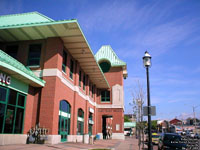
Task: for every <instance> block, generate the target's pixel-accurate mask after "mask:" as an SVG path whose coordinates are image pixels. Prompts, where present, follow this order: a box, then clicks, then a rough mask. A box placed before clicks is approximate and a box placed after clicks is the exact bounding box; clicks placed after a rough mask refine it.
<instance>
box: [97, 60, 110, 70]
mask: <svg viewBox="0 0 200 150" xmlns="http://www.w3.org/2000/svg"><path fill="white" fill-rule="evenodd" d="M99 65H100V67H101V70H102V71H103V73H105V72H108V71H109V70H110V67H111V65H110V63H109V62H107V61H103V62H101V63H99Z"/></svg>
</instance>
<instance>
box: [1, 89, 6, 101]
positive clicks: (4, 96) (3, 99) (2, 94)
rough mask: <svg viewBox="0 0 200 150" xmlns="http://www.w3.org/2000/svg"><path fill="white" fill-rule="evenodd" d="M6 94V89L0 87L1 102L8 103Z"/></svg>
mask: <svg viewBox="0 0 200 150" xmlns="http://www.w3.org/2000/svg"><path fill="white" fill-rule="evenodd" d="M6 92H7V90H6V89H5V88H2V87H0V101H4V102H5V101H6Z"/></svg>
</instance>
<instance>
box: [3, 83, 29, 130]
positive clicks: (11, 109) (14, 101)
mask: <svg viewBox="0 0 200 150" xmlns="http://www.w3.org/2000/svg"><path fill="white" fill-rule="evenodd" d="M2 91H3V92H2ZM7 91H8V92H7ZM0 93H1V94H0V95H1V96H0V97H1V101H0V133H22V132H23V131H22V130H23V120H24V109H25V108H24V107H25V99H26V97H25V96H24V95H22V94H21V93H19V92H17V91H14V90H12V89H9V88H3V87H1V86H0ZM2 93H3V94H2ZM7 94H8V96H6V95H7ZM2 99H3V101H2Z"/></svg>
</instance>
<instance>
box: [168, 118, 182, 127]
mask: <svg viewBox="0 0 200 150" xmlns="http://www.w3.org/2000/svg"><path fill="white" fill-rule="evenodd" d="M169 123H170V124H171V125H179V126H180V125H182V121H181V120H178V119H176V118H175V119H172V120H171V121H169Z"/></svg>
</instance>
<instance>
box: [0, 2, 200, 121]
mask: <svg viewBox="0 0 200 150" xmlns="http://www.w3.org/2000/svg"><path fill="white" fill-rule="evenodd" d="M31 11H38V12H40V13H42V14H44V15H46V16H48V17H50V18H52V19H54V20H63V19H78V22H79V24H80V26H81V28H82V30H83V32H84V34H85V36H86V38H87V40H88V42H89V44H90V46H91V48H92V50H93V52H94V53H96V52H97V50H98V49H99V48H100V47H101V45H108V44H109V45H111V46H112V48H113V49H114V50H115V52H116V54H117V55H118V56H119V57H120V58H121V59H122V60H124V61H125V62H127V65H128V78H127V79H126V80H125V82H124V89H125V112H126V113H131V112H132V109H131V107H130V106H129V105H128V104H129V103H130V102H131V100H132V96H131V91H133V90H134V88H135V87H136V82H137V80H139V81H140V82H141V84H142V86H143V87H144V89H146V72H145V68H144V67H143V64H142V57H143V55H144V52H145V51H146V50H148V51H149V53H150V55H151V56H152V67H151V68H150V90H151V104H152V105H154V106H156V107H157V116H155V117H152V119H172V118H174V117H178V118H187V117H189V116H192V106H197V105H200V59H199V57H200V1H199V0H167V1H166V0H143V1H141V0H95V1H93V0H76V1H75V0H74V1H72V0H42V1H41V0H34V1H28V0H0V15H6V14H14V13H24V12H31ZM196 115H197V117H198V118H200V107H197V108H196Z"/></svg>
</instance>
